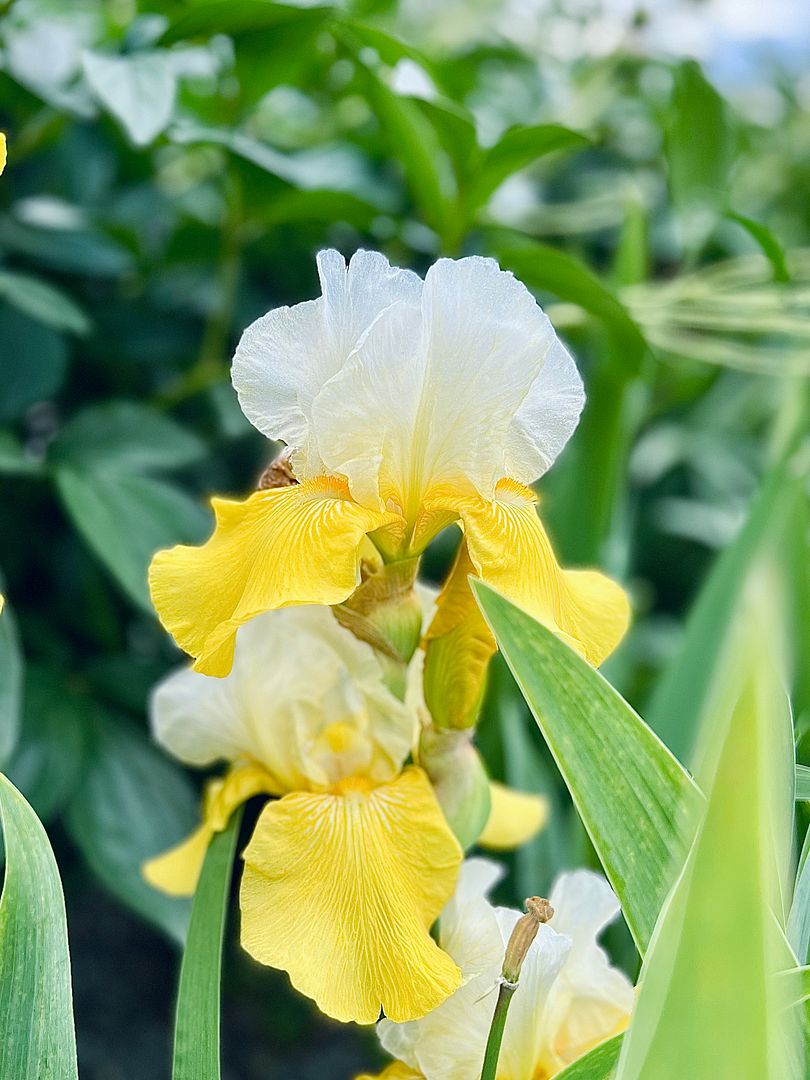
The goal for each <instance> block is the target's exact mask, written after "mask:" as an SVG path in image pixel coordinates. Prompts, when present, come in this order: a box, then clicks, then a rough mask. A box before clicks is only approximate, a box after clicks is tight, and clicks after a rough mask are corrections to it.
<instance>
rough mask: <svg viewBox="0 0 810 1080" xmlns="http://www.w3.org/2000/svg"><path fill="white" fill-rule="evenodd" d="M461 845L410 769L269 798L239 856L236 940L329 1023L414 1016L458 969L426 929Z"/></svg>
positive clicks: (447, 986) (447, 989) (446, 893)
mask: <svg viewBox="0 0 810 1080" xmlns="http://www.w3.org/2000/svg"><path fill="white" fill-rule="evenodd" d="M461 858H462V853H461V849H460V848H459V846H458V843H457V842H456V840H455V838H454V837H453V835H452V833H451V832H450V829H449V828H448V826H447V824H446V822H445V820H444V818H443V817H442V813H441V810H440V808H439V805H438V803H437V802H436V798H435V796H434V794H433V791H432V789H431V787H430V784H429V782H428V780H427V777H426V776H425V774H424V773H423V772H422V770H421V769H418V768H415V767H413V766H411V767H409V768H407V769H405V771H404V772H403V773H401V774H400V776H399V777H397V778H396V779H395V780H393V781H391V783H388V784H382V785H380V786H379V787H375V788H369V786H368V785H367V784H365V783H364V782H363V781H362V780H356V781H354V782H352V781H346V782H344V784H343V785H342V790H341V791H340V793H337V794H310V793H305V792H295V793H293V794H290V795H285V796H284V798H282V799H280V800H279V801H278V802H273V803H270V804H268V805H267V806H266V807H265V808H264V810H263V811H262V814H261V817H260V818H259V821H258V823H257V825H256V830H255V832H254V834H253V839H252V840H251V842H250V844H249V845H248V847H247V849H246V851H245V853H244V860H245V871H244V874H243V877H242V887H241V896H240V903H241V908H242V945H243V946H244V948H245V949H246V950H247V951H248V952H249V953H250V954H251V955H252V956H253V957H255V958H256V959H257V960H258V961H260V962H261V963H263V964H267V965H269V966H271V967H278V968H282V969H283V970H285V971H287V972H288V973H289V976H290V980H291V981H292V983H293V985H294V986H295V987H296V988H297V989H298V990H300V991H301V992H302V993H304V994H306V995H308V996H309V997H311V998H313V999H314V1000H315V1002H316V1003H317V1005H318V1007H319V1008H320V1009H321V1011H322V1012H324V1013H326V1014H327V1015H328V1016H332V1017H334V1018H335V1019H336V1020H342V1021H349V1020H354V1021H357V1022H358V1023H362V1024H371V1023H373V1022H374V1021H375V1020H377V1018H378V1016H379V1014H380V1009H381V1008H382V1009H383V1010H384V1012H385V1014H386V1015H387V1016H389V1017H391V1018H392V1019H395V1020H398V1021H405V1020H412V1019H414V1018H416V1017H419V1016H423V1015H424V1014H425V1013H427V1012H428V1011H429V1010H430V1009H433V1008H435V1007H436V1006H437V1005H439V1004H440V1003H441V1002H442V1001H444V1000H445V998H447V997H448V996H449V995H450V994H451V993H452V992H453V991H454V990H455V989H456V988H457V987H458V986H459V985H460V982H461V975H460V972H459V970H458V968H457V967H456V965H455V964H454V963H453V961H452V960H451V959H450V957H449V956H447V954H446V953H444V952H442V950H441V949H440V948H439V947H438V945H436V943H435V942H434V940H433V939H432V938H431V936H430V934H429V932H428V931H429V928H430V926H431V924H432V923H433V922H434V920H435V919H436V917H437V916H438V914H439V912H440V911H441V909H442V907H443V906H444V904H445V902H446V901H447V900H448V899H449V897H450V896H451V894H452V892H453V888H454V885H455V881H456V878H457V875H458V870H459V866H460V864H461Z"/></svg>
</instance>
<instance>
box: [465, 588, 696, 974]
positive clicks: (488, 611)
mask: <svg viewBox="0 0 810 1080" xmlns="http://www.w3.org/2000/svg"><path fill="white" fill-rule="evenodd" d="M474 590H475V594H476V596H477V597H478V602H479V603H480V605H481V608H482V610H483V612H484V615H485V616H486V619H487V622H488V623H489V625H490V628H491V629H492V632H493V633H494V634H495V637H496V639H497V641H498V646H499V648H500V650H501V652H502V653H503V656H504V658H505V659H506V662H507V664H508V665H509V667H510V669H511V671H512V674H513V675H514V676H515V680H516V682H517V684H518V686H519V687H520V689H521V691H522V693H523V696H524V697H525V698H526V701H527V702H528V704H529V707H530V708H531V710H532V713H533V715H534V718H535V720H536V721H537V723H538V726H539V727H540V730H541V732H542V733H543V737H544V738H545V740H546V743H547V744H548V747H549V749H550V751H551V753H552V754H553V756H554V759H555V761H556V762H557V765H558V766H559V769H560V772H561V774H562V776H563V779H564V780H565V782H566V784H567V785H568V788H569V790H570V792H571V797H572V798H573V800H574V805H575V806H576V808H577V810H578V812H579V815H580V817H581V818H582V821H583V823H584V825H585V828H586V829H587V831H588V834H589V836H590V838H591V841H592V843H593V846H594V848H595V849H596V853H597V855H598V856H599V858H600V860H601V862H602V865H603V867H604V869H605V873H606V874H607V877H608V879H609V880H610V883H611V884H612V886H613V888H614V890H615V892H616V894H617V896H618V897H619V899H620V901H621V904H622V910H623V912H624V917H625V919H626V920H627V925H628V926H629V928H630V931H631V933H632V935H633V938H634V940H635V942H636V945H637V947H638V949H639V952H641V953H642V954H643V953H644V951H645V950H646V948H647V945H648V943H649V940H650V935H651V934H652V930H653V926H654V925H655V921H656V919H657V917H658V912H659V910H660V908H661V905H662V904H663V902H664V899H665V897H666V895H667V893H668V891H669V889H670V886H671V884H672V880H673V875H674V873H676V872H677V870H678V868H679V866H680V865H682V863H683V860H684V859H685V857H686V854H687V851H688V847H689V840H690V836H689V832H688V830H686V829H685V828H684V825H685V823H687V822H685V820H684V819H685V818H686V817H687V815H686V814H685V811H686V809H688V807H690V806H694V805H695V804H696V803H697V802H699V799H700V796H699V794H698V792H697V789H696V788H695V786H694V784H693V783H692V781H691V779H690V778H689V776H688V774H687V773H686V772H685V770H684V769H683V768H682V767H681V766H680V765H679V764H678V762H677V760H676V759H675V758H674V757H673V756H672V754H670V752H669V751H668V750H667V748H666V747H665V746H664V744H663V743H662V742H661V741H660V740H659V739H658V737H657V736H656V735H655V733H654V732H653V731H652V730H651V729H650V728H649V727H647V725H646V724H645V723H644V721H643V720H642V719H641V717H640V716H638V715H637V714H636V713H635V712H634V711H633V710H632V709H631V708H630V706H629V705H628V704H627V702H626V701H624V699H623V698H622V697H621V695H620V694H618V693H617V691H616V690H614V689H613V687H612V686H611V685H610V684H609V683H608V682H606V681H605V679H604V678H603V677H602V676H601V675H600V674H599V672H597V671H595V670H594V669H593V668H592V667H591V666H590V665H589V664H588V663H587V662H586V661H585V660H583V659H582V657H580V656H579V655H577V654H576V653H575V652H574V651H573V650H572V649H570V648H569V647H568V646H567V645H565V644H563V642H562V641H560V640H559V638H557V637H555V635H554V634H553V633H551V631H550V630H548V629H546V627H544V626H542V625H541V624H540V623H539V622H537V621H536V620H535V619H533V618H532V617H531V616H530V615H527V614H526V613H525V612H524V611H522V610H521V609H520V608H518V607H515V605H514V604H511V603H509V601H508V600H506V599H505V598H504V597H502V596H500V595H499V594H498V593H496V592H495V591H494V590H492V589H490V588H489V587H487V586H486V585H483V584H481V583H480V582H475V583H474Z"/></svg>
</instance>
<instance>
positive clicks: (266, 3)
mask: <svg viewBox="0 0 810 1080" xmlns="http://www.w3.org/2000/svg"><path fill="white" fill-rule="evenodd" d="M331 11H332V9H331V8H330V7H326V6H324V7H304V6H303V5H299V4H275V3H272V2H271V0H212V2H208V3H202V4H195V5H194V6H193V7H191V8H190V9H189V10H187V11H184V12H183V13H182V15H180V16H178V18H176V19H175V20H174V22H172V23H171V25H170V26H169V27H168V29H167V30H166V32H165V33H164V34H163V37H162V38H161V39H160V43H161V44H162V45H171V44H174V43H175V42H177V41H182V40H184V39H185V38H190V37H198V36H202V35H207V36H211V35H213V34H231V35H234V36H238V35H240V34H252V33H255V32H256V31H257V30H268V29H273V28H276V27H280V26H283V25H284V24H285V23H290V22H299V21H307V20H308V21H317V22H320V21H322V20H323V19H324V18H325V17H326V16H328V15H329V14H330V13H331Z"/></svg>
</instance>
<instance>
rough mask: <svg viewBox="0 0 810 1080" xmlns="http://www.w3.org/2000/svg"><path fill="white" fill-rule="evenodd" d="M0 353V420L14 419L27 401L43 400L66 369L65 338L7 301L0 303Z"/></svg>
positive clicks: (58, 386)
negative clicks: (0, 370)
mask: <svg viewBox="0 0 810 1080" xmlns="http://www.w3.org/2000/svg"><path fill="white" fill-rule="evenodd" d="M0 356H2V357H3V390H2V393H0V421H4V420H16V419H17V418H18V417H19V416H22V414H23V413H24V412H25V410H26V409H27V408H28V407H29V406H30V405H34V404H36V403H37V402H39V401H47V400H48V399H49V398H52V397H53V396H54V395H55V394H57V393H58V392H59V390H60V389H61V387H62V383H63V382H64V380H65V373H66V372H67V347H66V345H65V339H64V338H63V337H62V336H61V334H58V333H57V332H56V331H55V330H53V329H51V327H50V326H45V325H44V323H41V322H39V321H38V320H36V319H32V318H31V317H30V316H28V315H24V314H23V313H22V312H21V311H19V310H18V309H17V308H16V307H10V306H8V305H0Z"/></svg>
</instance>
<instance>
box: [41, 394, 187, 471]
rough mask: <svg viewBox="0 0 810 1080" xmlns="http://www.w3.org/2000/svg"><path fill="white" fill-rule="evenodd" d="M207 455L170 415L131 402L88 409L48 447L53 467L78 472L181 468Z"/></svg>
mask: <svg viewBox="0 0 810 1080" xmlns="http://www.w3.org/2000/svg"><path fill="white" fill-rule="evenodd" d="M205 452H206V447H205V443H203V441H202V440H201V439H199V438H198V437H197V436H196V435H194V434H192V433H191V432H190V431H187V430H186V429H185V428H182V427H180V425H179V424H177V423H176V422H175V421H174V420H172V419H171V418H170V417H168V416H166V415H165V414H164V413H160V412H157V411H156V410H155V409H150V408H148V407H147V406H145V405H139V404H138V403H137V402H131V401H109V402H106V403H105V404H104V405H93V406H91V407H90V408H88V409H84V410H83V411H82V412H80V413H79V414H78V416H75V417H73V419H72V420H70V421H69V422H68V423H67V424H65V426H64V427H63V428H62V430H61V431H60V432H59V435H58V436H57V438H56V439H55V440H54V442H53V443H52V444H51V446H50V447H49V457H50V459H51V460H52V461H53V462H54V463H56V464H59V465H69V466H70V467H71V468H74V469H76V470H77V471H79V472H81V471H84V470H86V469H87V470H93V471H94V472H147V471H149V470H151V469H179V468H182V467H183V466H184V465H189V464H190V463H191V462H193V461H198V460H199V459H200V458H201V457H203V456H204V455H205Z"/></svg>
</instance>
